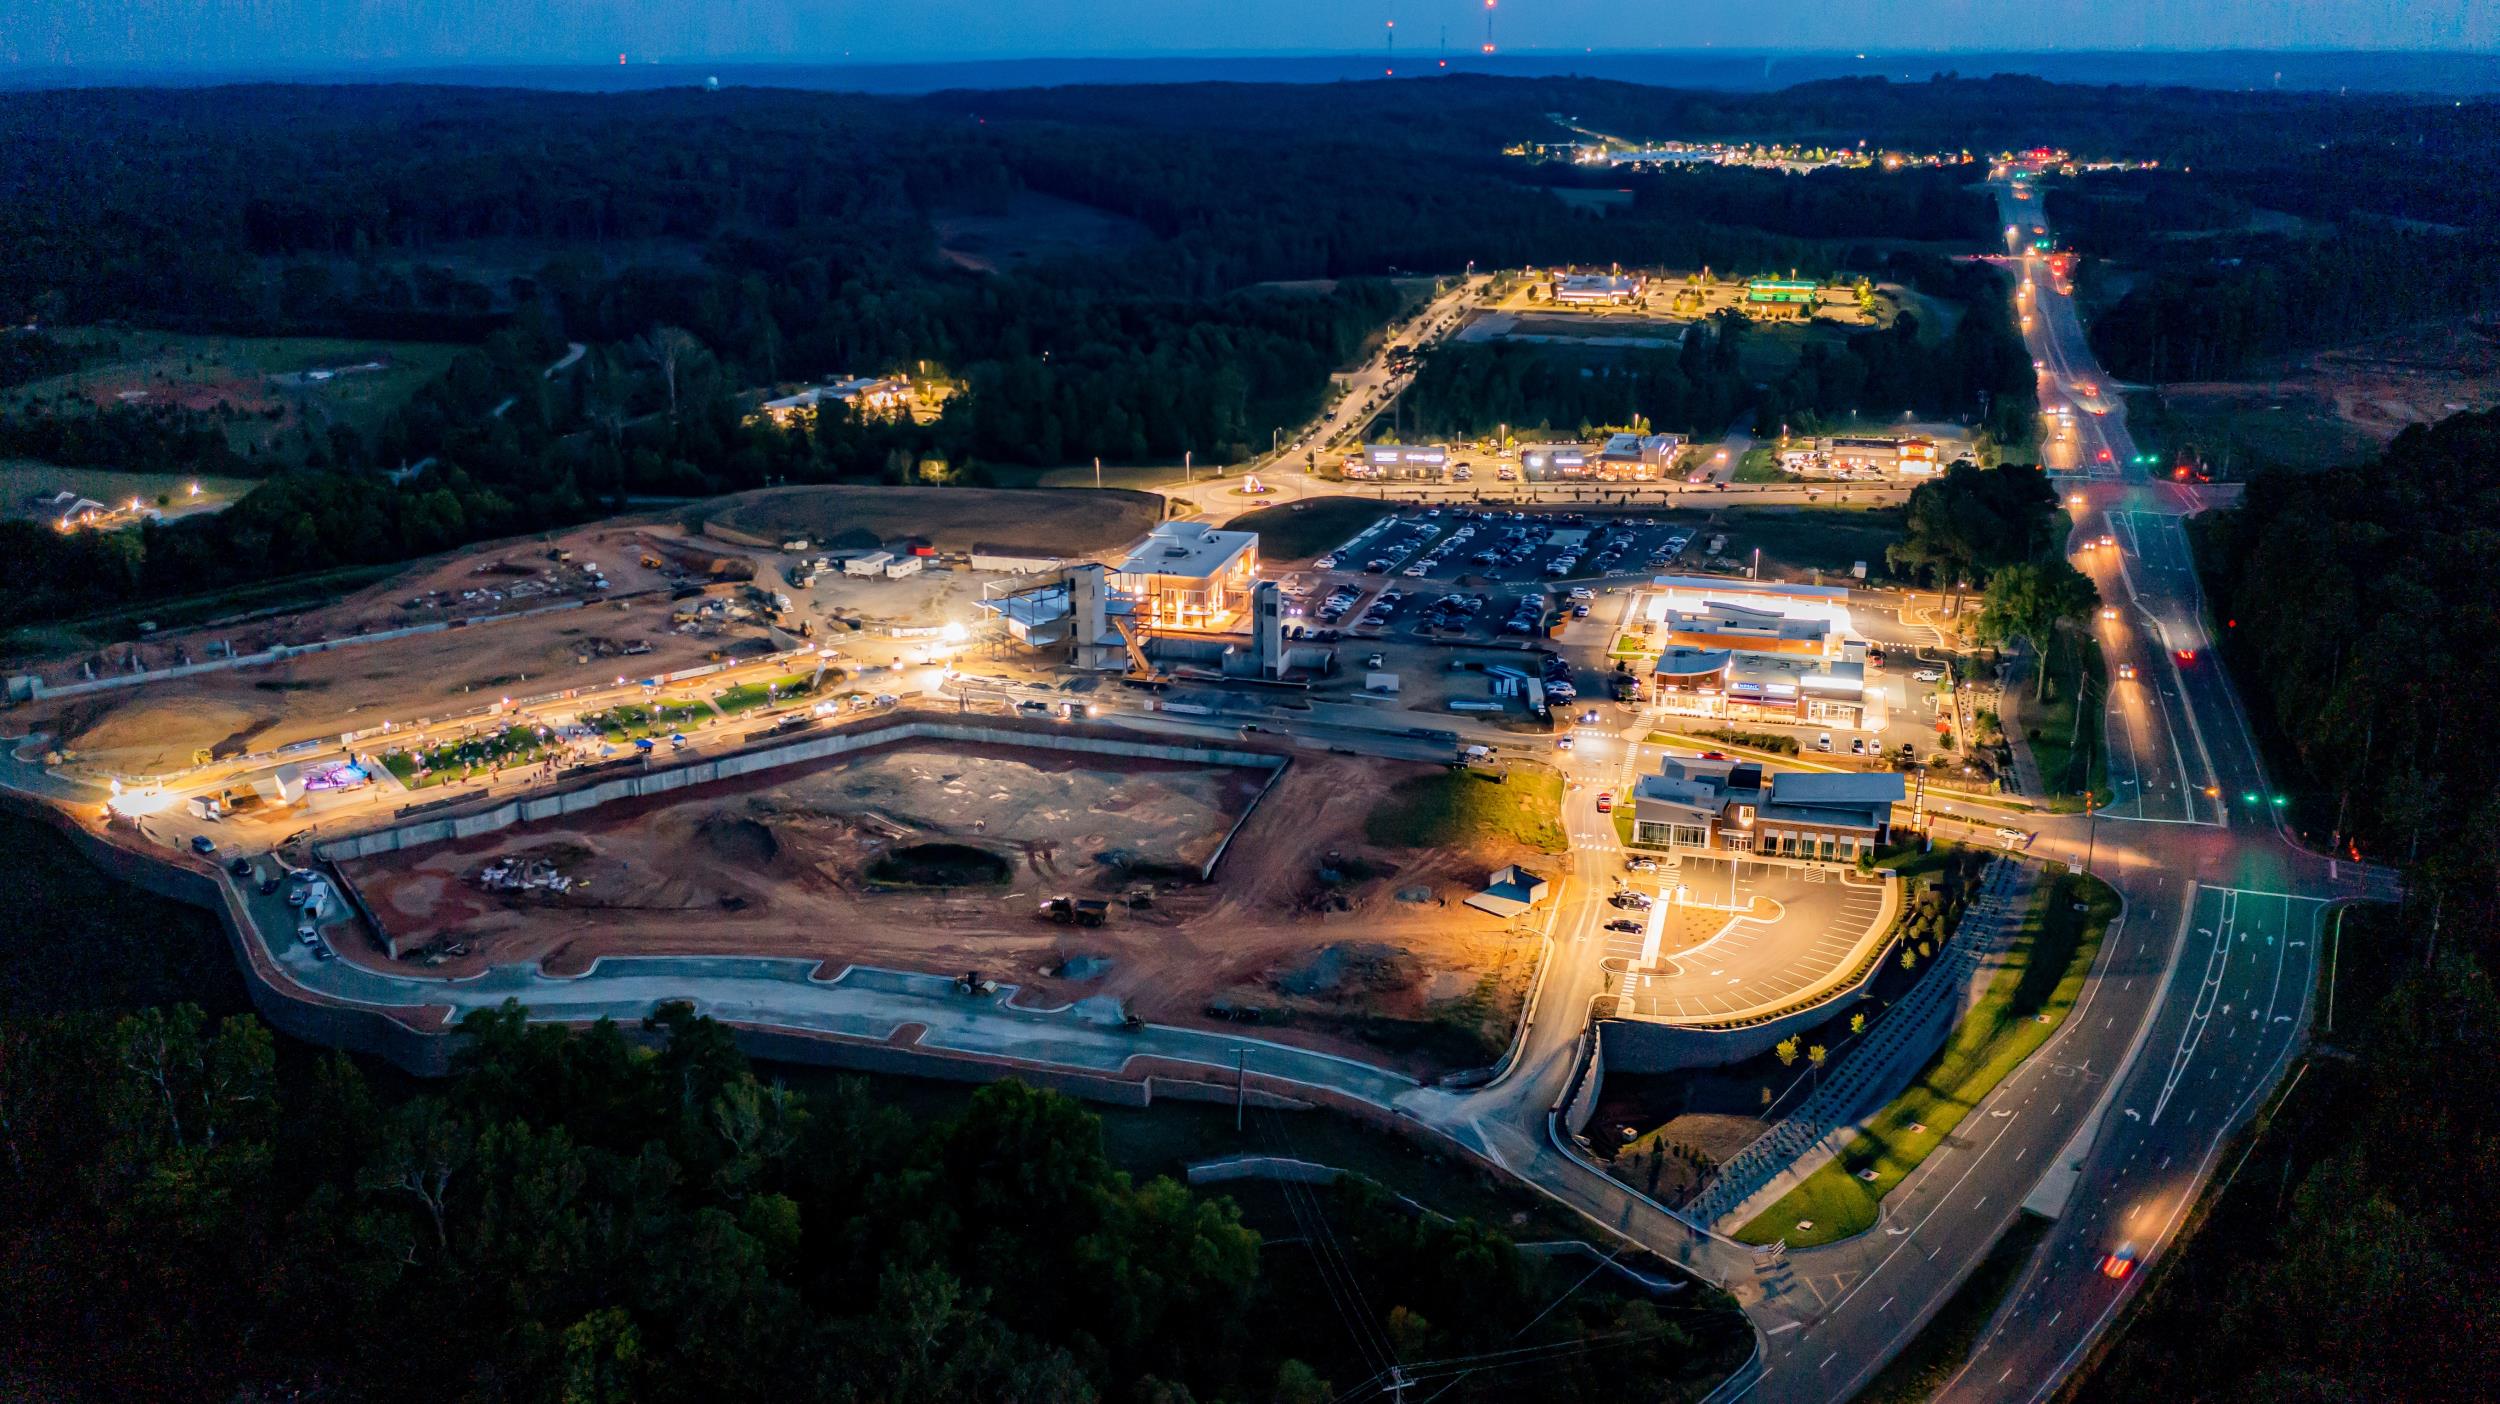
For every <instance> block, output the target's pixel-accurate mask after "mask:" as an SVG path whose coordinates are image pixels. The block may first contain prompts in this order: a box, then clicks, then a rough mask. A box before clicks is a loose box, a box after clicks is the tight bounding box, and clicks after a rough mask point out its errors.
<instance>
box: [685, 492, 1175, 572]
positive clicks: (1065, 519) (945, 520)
mask: <svg viewBox="0 0 2500 1404" xmlns="http://www.w3.org/2000/svg"><path fill="white" fill-rule="evenodd" d="M708 515H709V516H710V518H711V520H713V521H715V522H718V523H720V524H721V525H723V526H726V527H729V528H731V529H733V530H735V531H738V532H742V533H749V534H752V535H754V536H757V537H760V538H763V539H766V540H772V541H778V540H780V539H781V538H784V537H792V536H803V537H806V538H808V539H809V540H810V541H812V542H817V543H822V542H828V541H832V540H834V539H835V538H837V537H839V536H841V535H842V534H843V533H844V532H852V531H859V532H866V533H869V534H872V535H874V536H875V537H876V538H877V539H878V540H880V541H892V540H895V539H897V538H900V537H904V536H913V535H917V536H921V537H925V538H927V540H928V542H929V544H930V545H931V546H934V547H936V548H937V549H938V550H940V551H969V550H971V549H972V548H973V547H974V546H977V545H984V544H992V543H995V544H1000V545H1009V546H1024V547H1031V548H1036V549H1040V550H1046V551H1049V552H1051V553H1052V554H1056V555H1061V556H1070V557H1075V556H1094V555H1102V554H1105V553H1108V552H1112V551H1117V550H1120V549H1122V548H1124V547H1126V546H1128V545H1129V544H1130V543H1132V542H1134V541H1136V540H1137V538H1139V537H1141V536H1144V535H1145V534H1146V533H1147V532H1148V531H1149V530H1151V529H1153V527H1154V525H1155V523H1157V522H1159V521H1162V520H1163V499H1162V498H1160V497H1158V496H1156V495H1155V494H1153V493H1150V492H1128V491H1121V490H1115V489H1104V490H1103V491H1100V492H1092V491H1087V492H1048V491H1042V490H1039V489H1027V488H934V487H924V488H910V487H799V488H766V489H764V490H762V491H760V492H749V493H741V494H739V495H738V496H735V497H730V498H724V499H722V501H721V502H720V503H719V504H718V505H717V506H716V507H715V508H713V509H712V510H711V511H710V512H709V514H708Z"/></svg>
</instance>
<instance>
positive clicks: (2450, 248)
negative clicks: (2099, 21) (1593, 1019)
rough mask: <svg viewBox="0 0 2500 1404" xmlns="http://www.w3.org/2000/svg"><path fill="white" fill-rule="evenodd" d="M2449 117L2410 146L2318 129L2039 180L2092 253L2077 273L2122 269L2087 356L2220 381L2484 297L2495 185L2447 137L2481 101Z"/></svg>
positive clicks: (2489, 294) (2157, 376)
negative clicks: (2168, 164) (2285, 141)
mask: <svg viewBox="0 0 2500 1404" xmlns="http://www.w3.org/2000/svg"><path fill="white" fill-rule="evenodd" d="M2373 110H2374V109H2371V108H2369V107H2367V106H2366V105H2365V106H2364V107H2362V108H2360V109H2357V111H2356V115H2357V116H2361V117H2364V118H2366V117H2367V116H2368V115H2369V114H2370V113H2371V112H2372V111H2373ZM2454 111H2455V114H2456V115H2455V116H2454V117H2453V119H2452V120H2451V122H2450V123H2448V124H2444V125H2441V124H2435V125H2433V126H2431V127H2429V128H2427V129H2425V130H2423V131H2421V132H2417V133H2414V134H2413V139H2412V140H2410V141H2405V140H2402V139H2400V138H2397V137H2393V136H2381V137H2377V138H2375V139H2372V138H2368V137H2357V136H2356V135H2355V134H2353V133H2349V132H2344V131H2335V132H2319V133H2318V137H2319V139H2318V140H2317V141H2316V142H2315V143H2314V144H2313V147H2312V149H2310V150H2307V151H2299V152H2284V151H2280V150H2278V149H2275V148H2273V147H2271V146H2269V145H2267V144H2264V143H2259V144H2257V145H2255V146H2253V147H2252V148H2250V149H2247V150H2237V151H2232V152H2227V153H2219V154H2218V155H2217V157H2216V158H2215V159H2214V160H2212V161H2210V162H2205V163H2200V164H2198V165H2196V166H2195V167H2194V168H2193V169H2177V168H2167V169H2160V170H2129V171H2104V172H2095V173H2091V174H2088V175H2084V176H2081V177H2078V178H2075V179H2072V180H2065V181H2056V182H2051V183H2050V184H2049V186H2048V188H2047V192H2046V195H2045V199H2046V206H2047V213H2048V215H2049V217H2050V220H2051V221H2052V223H2053V225H2054V227H2055V228H2056V230H2057V232H2058V234H2059V236H2060V237H2061V238H2063V239H2065V240H2067V241H2069V242H2071V243H2072V244H2073V245H2074V247H2075V248H2076V249H2077V250H2078V251H2080V252H2081V253H2083V254H2084V255H2085V256H2086V258H2087V259H2088V260H2091V261H2093V262H2092V263H2091V265H2090V266H2087V268H2086V269H2085V272H2084V282H2085V283H2086V284H2087V285H2091V284H2094V283H2099V282H2102V281H2104V277H2103V269H2102V267H2101V266H2100V265H2102V264H2104V263H2107V264H2116V265H2120V266H2122V267H2123V268H2124V269H2125V278H2124V281H2123V283H2122V284H2120V286H2121V287H2122V289H2123V290H2122V292H2121V294H2120V295H2119V296H2118V297H2117V298H2116V299H2115V303H2114V305H2113V306H2111V307H2109V308H2108V309H2107V310H2106V311H2104V312H2103V313H2101V314H2100V315H2098V316H2097V317H2096V318H2095V319H2094V321H2093V325H2092V343H2093V346H2094V348H2095V350H2096V351H2097V352H2098V353H2099V355H2100V357H2101V359H2102V361H2103V362H2104V363H2105V364H2106V365H2107V366H2108V367H2109V369H2110V371H2111V372H2112V373H2113V374H2116V375H2121V376H2126V377H2130V378H2136V379H2147V380H2173V381H2177V380H2216V379H2224V378H2228V377H2234V376H2238V375H2242V374H2245V373H2247V372H2249V371H2250V370H2252V369H2253V368H2255V367H2256V366H2258V365H2259V363H2261V362H2264V361H2266V360H2268V359H2270V358H2277V357H2282V356H2286V355H2290V354H2296V353H2300V352H2306V351H2314V350H2318V349H2321V348H2325V347H2331V346H2339V345H2344V344H2348V343H2351V342H2355V341H2361V340H2366V339H2368V338H2370V337H2373V336H2377V335H2380V334H2382V333H2385V332H2388V331H2393V330H2396V329H2399V328H2402V327H2406V326H2408V325H2412V324H2415V323H2420V322H2427V321H2436V320H2441V319H2446V318H2451V317H2457V316H2462V315H2468V314H2473V313H2478V312H2487V311H2490V310H2491V309H2493V308H2495V307H2500V288H2495V285H2494V284H2493V282H2492V280H2491V279H2490V277H2489V276H2488V269H2489V268H2490V266H2491V263H2492V260H2493V258H2494V257H2495V255H2500V194H2496V193H2495V191H2494V187H2493V183H2492V182H2491V181H2490V180H2488V179H2487V178H2484V176H2483V175H2482V174H2481V173H2480V172H2479V171H2478V170H2476V169H2475V162H2474V161H2473V160H2472V159H2471V158H2470V156H2469V154H2468V153H2466V152H2464V151H2461V150H2459V149H2458V148H2457V147H2456V145H2455V143H2456V141H2457V139H2458V132H2457V131H2454V130H2450V127H2463V128H2465V129H2467V130H2481V129H2483V126H2484V124H2487V123H2488V122H2489V120H2490V113H2491V111H2492V108H2491V106H2490V105H2478V106H2477V107H2474V108H2459V109H2455V110H2454ZM2365 130H2366V124H2365Z"/></svg>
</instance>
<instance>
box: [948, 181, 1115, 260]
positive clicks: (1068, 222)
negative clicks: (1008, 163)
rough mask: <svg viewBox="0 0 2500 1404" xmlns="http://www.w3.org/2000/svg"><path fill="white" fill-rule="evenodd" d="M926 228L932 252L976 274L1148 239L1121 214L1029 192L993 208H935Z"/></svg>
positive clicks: (1099, 251) (1103, 251)
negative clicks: (933, 239) (932, 238)
mask: <svg viewBox="0 0 2500 1404" xmlns="http://www.w3.org/2000/svg"><path fill="white" fill-rule="evenodd" d="M930 223H931V224H933V225H934V226H936V229H937V240H938V252H939V253H940V254H942V255H944V256H945V257H946V258H949V259H951V260H953V261H954V262H955V263H956V264H957V265H959V266H961V267H964V268H969V269H971V270H973V271H974V272H976V273H997V272H1001V271H1007V270H1013V269H1016V268H1020V267H1023V266H1024V265H1026V264H1031V263H1043V262H1048V261H1050V260H1052V259H1060V258H1074V257H1080V256H1085V255H1100V254H1106V253H1117V252H1119V251H1120V250H1122V249H1130V248H1135V247H1137V246H1138V245H1140V244H1144V243H1148V242H1150V241H1152V239H1153V238H1154V232H1153V231H1152V230H1150V229H1148V228H1147V227H1146V226H1145V225H1142V224H1140V223H1138V222H1137V221H1135V220H1133V219H1130V218H1129V217H1128V216H1126V215H1123V214H1118V213H1115V212H1113V211H1111V210H1105V209H1099V208H1096V207H1095V206H1092V205H1086V204H1080V203H1078V202H1077V201H1074V200H1066V199H1061V198H1060V197H1058V196H1056V195H1045V194H1042V193H1040V192H1038V191H1031V190H1020V191H1017V192H1016V193H1015V194H1013V195H1010V196H1008V197H1007V198H1006V200H1005V201H1004V203H1003V204H1002V205H1001V207H999V208H996V209H983V210H970V209H955V210H947V209H940V210H938V211H936V212H935V214H934V215H933V216H932V218H931V220H930Z"/></svg>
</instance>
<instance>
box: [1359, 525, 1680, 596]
mask: <svg viewBox="0 0 2500 1404" xmlns="http://www.w3.org/2000/svg"><path fill="white" fill-rule="evenodd" d="M1694 535H1695V528H1693V527H1692V526H1690V525H1686V524H1681V523H1671V522H1666V521H1662V520H1660V519H1658V518H1654V517H1640V516H1593V515H1590V514H1587V513H1581V512H1521V511H1515V510H1508V509H1491V508H1488V509H1477V508H1469V507H1451V508H1440V507H1427V508H1420V509H1414V510H1409V511H1405V512H1399V513H1396V514H1394V515H1392V516H1388V517H1383V518H1382V519H1380V521H1378V522H1377V523H1374V524H1373V525H1372V526H1370V527H1369V528H1366V529H1365V530H1364V531H1362V532H1361V533H1359V534H1357V535H1356V536H1355V537H1354V538H1353V539H1352V540H1350V541H1348V542H1346V543H1345V544H1344V545H1343V546H1340V547H1338V548H1337V549H1336V550H1335V551H1332V552H1330V553H1329V554H1327V555H1325V556H1322V557H1320V558H1319V561H1318V562H1317V565H1318V567H1319V569H1321V570H1323V571H1331V572H1336V573H1340V574H1346V575H1355V576H1370V577H1376V578H1387V579H1398V580H1427V581H1434V580H1437V581H1448V582H1456V581H1461V580H1465V581H1470V582H1482V583H1485V584H1493V585H1518V584H1563V583H1568V582H1571V581H1577V580H1591V579H1597V578H1601V577H1606V576H1617V575H1621V576H1638V575H1653V574H1656V573H1658V572H1660V571H1666V570H1672V569H1674V568H1675V565H1676V563H1677V562H1678V561H1679V560H1681V559H1683V557H1684V554H1685V552H1686V550H1687V549H1688V548H1689V547H1690V546H1691V544H1692V541H1693V537H1694Z"/></svg>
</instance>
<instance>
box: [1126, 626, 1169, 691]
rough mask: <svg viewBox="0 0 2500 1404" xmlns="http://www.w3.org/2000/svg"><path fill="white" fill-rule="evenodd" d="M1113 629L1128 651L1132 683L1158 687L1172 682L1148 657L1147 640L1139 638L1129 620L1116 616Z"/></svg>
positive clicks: (1129, 673)
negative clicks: (1152, 684) (1153, 684)
mask: <svg viewBox="0 0 2500 1404" xmlns="http://www.w3.org/2000/svg"><path fill="white" fill-rule="evenodd" d="M1111 627H1112V629H1113V630H1115V631H1117V632H1118V634H1119V636H1120V643H1121V645H1122V646H1123V647H1125V648H1127V649H1128V676H1129V678H1130V680H1131V681H1133V682H1144V683H1155V684H1158V685H1160V684H1163V683H1168V682H1170V681H1171V678H1169V677H1167V676H1165V674H1164V672H1163V670H1162V669H1161V668H1158V667H1156V666H1155V661H1154V660H1153V659H1151V658H1149V657H1147V656H1146V643H1145V640H1144V639H1142V638H1140V637H1139V636H1138V634H1137V631H1136V628H1135V627H1134V626H1133V625H1132V624H1131V623H1130V622H1129V621H1128V620H1127V619H1125V618H1123V617H1121V616H1119V615H1116V614H1115V615H1113V616H1111Z"/></svg>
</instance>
